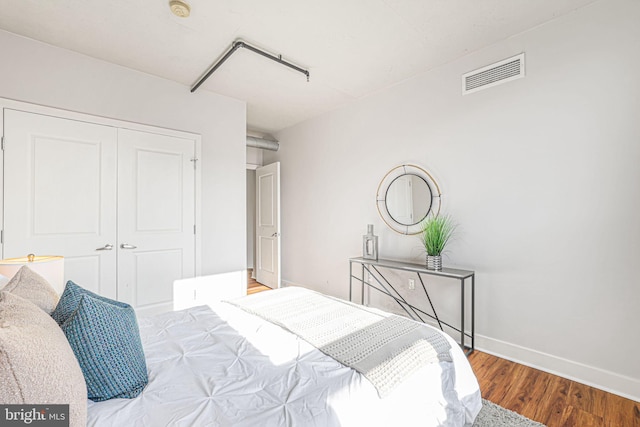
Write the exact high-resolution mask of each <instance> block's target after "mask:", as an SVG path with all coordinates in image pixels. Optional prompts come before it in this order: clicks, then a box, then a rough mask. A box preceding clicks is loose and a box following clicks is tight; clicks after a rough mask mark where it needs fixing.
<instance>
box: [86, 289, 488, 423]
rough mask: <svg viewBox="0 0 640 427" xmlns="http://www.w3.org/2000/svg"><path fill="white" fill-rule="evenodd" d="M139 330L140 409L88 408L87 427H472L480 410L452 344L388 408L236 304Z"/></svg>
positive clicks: (353, 376)
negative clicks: (143, 373)
mask: <svg viewBox="0 0 640 427" xmlns="http://www.w3.org/2000/svg"><path fill="white" fill-rule="evenodd" d="M272 292H275V291H272ZM139 323H140V332H141V335H142V341H143V346H144V350H145V355H146V358H147V368H148V370H149V384H148V385H147V387H146V388H145V390H144V391H143V392H142V394H141V395H140V396H139V397H137V398H135V399H114V400H109V401H106V402H100V403H94V402H89V419H88V426H153V427H159V426H190V427H191V426H233V427H241V426H260V427H270V426H303V427H306V426H318V427H330V426H336V427H338V426H341V427H351V426H353V427H362V426H367V427H374V426H381V427H382V426H384V427H388V426H403V427H411V426H421V427H428V426H465V425H471V424H472V422H473V419H474V418H475V416H476V415H477V413H478V412H479V411H480V408H481V400H480V391H479V388H478V383H477V381H476V378H475V376H474V375H473V372H472V370H471V367H470V366H469V363H468V362H467V360H466V358H465V357H464V355H463V354H462V352H461V351H460V348H459V347H458V345H457V344H455V343H454V342H453V340H451V347H452V349H451V351H452V356H453V360H454V363H449V362H440V363H435V364H431V365H428V366H425V367H423V368H421V369H420V370H419V371H418V372H417V373H416V374H415V375H413V376H412V377H411V378H409V379H408V380H407V381H405V382H404V383H403V384H401V385H400V386H398V387H397V388H396V389H395V390H394V391H393V392H392V393H391V394H390V395H389V396H387V397H385V398H384V399H381V398H380V397H379V396H378V393H377V391H376V389H375V388H374V387H373V386H372V385H371V383H369V381H368V380H367V379H365V378H364V377H362V376H361V375H360V374H359V373H357V372H356V371H354V370H353V369H351V368H348V367H345V366H343V365H341V364H340V363H338V362H336V361H335V360H333V359H331V358H330V357H328V356H326V355H325V354H323V353H321V352H320V351H319V350H317V349H315V348H313V347H311V346H310V345H309V344H308V343H306V342H305V341H303V340H301V339H299V338H298V337H296V336H295V335H293V334H291V333H289V332H287V331H285V330H283V329H281V328H280V327H278V326H275V325H272V324H270V323H268V322H266V321H264V320H262V319H260V318H258V317H255V316H253V315H250V314H248V313H246V312H244V311H242V310H240V309H238V308H235V307H233V306H231V305H230V304H225V303H220V304H218V305H216V306H214V307H213V311H212V310H211V309H209V307H196V308H192V309H188V310H184V311H177V312H171V313H165V314H162V315H159V316H156V317H151V318H141V319H139Z"/></svg>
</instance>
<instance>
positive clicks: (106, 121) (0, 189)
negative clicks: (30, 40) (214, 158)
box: [0, 97, 202, 276]
mask: <svg viewBox="0 0 640 427" xmlns="http://www.w3.org/2000/svg"><path fill="white" fill-rule="evenodd" d="M5 109H11V110H18V111H24V112H26V113H36V114H42V115H46V116H53V117H59V118H62V119H70V120H76V121H80V122H87V123H95V124H98V125H104V126H112V127H115V128H123V129H131V130H137V131H141V132H148V133H156V134H161V135H168V136H175V137H178V138H185V139H193V140H195V145H196V147H195V161H194V163H195V165H196V166H195V174H194V180H195V183H194V184H195V200H194V204H195V218H194V221H195V225H196V232H195V275H196V276H200V275H201V274H202V234H201V233H202V212H201V211H202V209H201V206H202V167H200V165H199V164H198V163H199V161H200V159H201V158H202V136H201V135H199V134H196V133H192V132H186V131H179V130H174V129H167V128H163V127H160V126H153V125H144V124H140V123H134V122H129V121H126V120H118V119H110V118H106V117H102V116H96V115H92V114H87V113H78V112H75V111H70V110H64V109H61V108H55V107H47V106H43V105H38V104H31V103H28V102H23V101H15V100H12V99H7V98H2V97H0V111H1V112H2V114H0V136H2V150H0V228H1V230H2V231H1V233H4V126H5V124H4V110H5ZM0 237H1V238H0V254H2V258H4V236H3V235H2V234H0ZM25 255H26V254H25Z"/></svg>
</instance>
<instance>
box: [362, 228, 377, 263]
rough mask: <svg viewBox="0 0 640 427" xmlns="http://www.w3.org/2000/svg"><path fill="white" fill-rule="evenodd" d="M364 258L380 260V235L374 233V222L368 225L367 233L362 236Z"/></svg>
mask: <svg viewBox="0 0 640 427" xmlns="http://www.w3.org/2000/svg"><path fill="white" fill-rule="evenodd" d="M362 258H364V259H373V260H376V261H377V260H378V236H375V235H374V234H373V224H368V225H367V234H365V235H364V236H362Z"/></svg>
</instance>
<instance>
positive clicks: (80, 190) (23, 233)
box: [3, 109, 117, 298]
mask: <svg viewBox="0 0 640 427" xmlns="http://www.w3.org/2000/svg"><path fill="white" fill-rule="evenodd" d="M4 125H5V135H4V137H5V152H4V183H5V187H4V226H3V229H4V253H3V257H4V258H13V257H21V256H25V255H27V254H29V253H34V254H36V255H63V256H64V257H65V262H64V264H65V265H64V269H65V281H66V280H68V279H71V280H73V281H75V282H77V283H78V284H79V285H81V286H83V287H85V288H87V289H90V290H92V291H94V292H97V293H99V294H101V295H104V296H106V297H108V298H116V296H117V295H116V250H115V245H116V205H115V201H116V171H117V159H116V155H117V131H116V129H115V128H113V127H110V126H102V125H96V124H92V123H86V122H81V121H76V120H69V119H63V118H58V117H51V116H46V115H41V114H34V113H27V112H23V111H16V110H10V109H5V110H4Z"/></svg>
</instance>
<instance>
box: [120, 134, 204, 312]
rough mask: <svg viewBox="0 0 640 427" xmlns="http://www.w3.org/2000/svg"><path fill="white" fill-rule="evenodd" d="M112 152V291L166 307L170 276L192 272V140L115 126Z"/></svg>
mask: <svg viewBox="0 0 640 427" xmlns="http://www.w3.org/2000/svg"><path fill="white" fill-rule="evenodd" d="M118 152H119V161H118V182H119V184H118V189H119V190H118V258H119V260H118V296H119V298H120V299H121V300H122V301H125V302H128V303H129V304H131V305H133V306H134V307H135V308H136V310H137V311H139V312H144V313H154V312H159V311H165V310H170V309H171V307H172V301H173V291H172V286H173V281H174V280H177V279H184V278H189V277H193V276H194V274H195V234H194V224H195V180H194V166H193V162H192V161H191V160H192V158H193V157H194V153H195V141H194V140H190V139H183V138H177V137H171V136H166V135H159V134H152V133H146V132H138V131H132V130H127V129H119V130H118ZM122 245H129V246H128V247H129V249H127V246H125V247H124V248H123V247H122Z"/></svg>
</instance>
